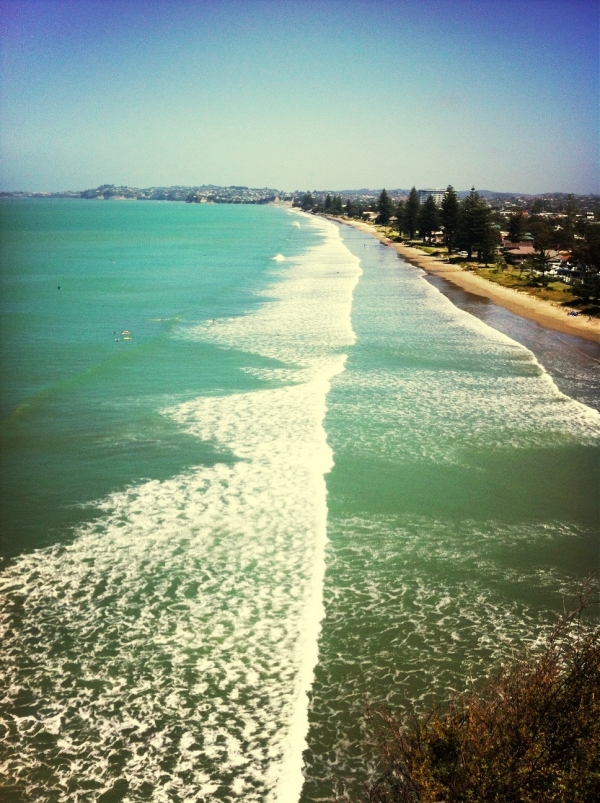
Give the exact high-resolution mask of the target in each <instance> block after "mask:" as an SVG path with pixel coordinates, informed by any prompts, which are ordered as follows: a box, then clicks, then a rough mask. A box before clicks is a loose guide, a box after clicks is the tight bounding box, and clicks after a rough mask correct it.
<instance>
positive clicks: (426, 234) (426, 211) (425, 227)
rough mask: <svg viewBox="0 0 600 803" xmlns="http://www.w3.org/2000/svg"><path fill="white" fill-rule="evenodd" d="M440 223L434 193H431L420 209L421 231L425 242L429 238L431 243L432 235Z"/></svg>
mask: <svg viewBox="0 0 600 803" xmlns="http://www.w3.org/2000/svg"><path fill="white" fill-rule="evenodd" d="M439 225H440V215H439V211H438V208H437V205H436V203H435V201H434V199H433V195H430V196H429V197H428V198H427V200H426V201H425V203H424V204H423V206H422V207H421V209H420V211H419V232H420V234H421V237H422V238H423V242H425V239H428V240H429V243H430V244H431V236H432V234H433V232H434V231H437V229H438V226H439Z"/></svg>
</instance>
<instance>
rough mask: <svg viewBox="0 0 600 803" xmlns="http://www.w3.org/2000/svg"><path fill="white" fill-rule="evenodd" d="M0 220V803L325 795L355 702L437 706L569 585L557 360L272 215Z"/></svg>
mask: <svg viewBox="0 0 600 803" xmlns="http://www.w3.org/2000/svg"><path fill="white" fill-rule="evenodd" d="M1 209H2V229H3V232H2V243H3V245H2V248H3V251H2V262H3V265H2V318H1V327H2V330H1V335H2V337H1V368H2V374H3V378H4V381H3V384H2V393H1V400H0V401H1V404H2V408H1V409H2V416H3V429H2V433H3V434H2V537H3V555H4V569H3V573H2V576H1V578H0V584H1V585H2V589H3V598H2V599H3V602H2V605H1V609H0V627H1V628H2V630H3V640H4V644H5V650H4V651H3V653H2V657H1V658H0V662H1V663H0V671H1V672H2V675H3V678H4V683H3V689H4V691H3V693H2V695H3V696H2V702H1V706H2V711H3V718H2V720H1V724H0V727H1V728H2V729H3V730H2V733H1V734H0V743H1V744H2V748H0V752H1V754H2V759H1V767H2V770H0V772H2V773H3V776H2V788H3V790H4V795H5V797H6V798H7V799H8V800H14V801H30V800H31V801H34V800H36V801H37V800H48V801H51V800H52V801H54V800H56V801H73V802H75V801H77V802H78V803H79V801H81V802H84V801H85V802H87V801H96V800H98V799H100V800H101V801H102V803H106V801H109V800H111V801H112V800H132V801H138V800H153V801H188V800H198V801H199V800H244V801H278V802H281V803H287V801H294V800H298V799H299V798H301V799H302V800H307V801H308V800H318V799H320V798H323V797H325V796H326V795H328V794H330V793H331V792H333V791H334V790H337V791H345V790H347V789H348V788H349V787H350V786H351V784H352V779H354V781H356V780H360V778H361V777H362V775H363V774H364V772H365V767H368V766H369V762H371V761H372V756H370V755H369V753H368V751H367V749H366V748H365V746H364V745H365V740H364V733H363V711H364V705H365V703H366V702H371V703H373V702H374V703H378V702H382V701H387V702H388V703H390V704H392V705H397V706H403V705H406V704H407V702H410V701H419V700H424V699H426V698H427V697H428V695H430V694H431V693H432V690H433V691H434V692H435V693H436V694H438V695H440V696H442V695H443V694H444V693H445V692H447V690H448V689H450V688H464V686H465V685H466V684H467V683H468V680H469V678H471V677H475V678H477V677H480V676H481V675H482V674H485V671H486V670H487V668H488V667H489V666H490V665H491V664H493V663H494V661H497V660H499V659H500V658H501V657H502V656H504V655H506V654H507V653H509V652H510V650H511V649H512V648H513V647H515V646H518V645H520V644H522V643H524V642H528V641H533V640H535V639H536V638H538V637H539V636H540V634H542V633H543V632H544V628H545V627H546V626H547V623H548V622H549V621H551V619H552V617H553V615H554V612H555V611H556V610H558V609H560V607H561V604H562V595H563V594H564V593H571V592H572V590H573V589H574V587H575V585H576V584H577V583H578V582H579V581H580V580H581V578H582V577H583V576H585V575H586V574H587V573H588V571H589V570H590V569H591V568H593V567H595V566H597V563H598V560H597V559H598V549H597V533H598V508H597V488H598V452H597V447H598V438H599V435H600V415H599V414H598V412H597V411H596V410H594V409H592V406H590V405H593V403H594V401H593V396H594V394H593V392H591V391H590V389H593V388H596V387H597V386H598V384H597V383H598V370H597V363H596V362H595V359H594V355H590V353H586V350H585V347H583V348H580V346H581V345H582V344H579V343H575V342H572V343H571V342H566V344H565V343H563V345H562V346H559V347H558V348H557V346H556V342H554V343H548V342H546V341H544V339H543V337H541V336H539V337H538V336H537V335H536V333H535V331H534V330H532V329H527V331H524V330H521V329H520V328H519V327H520V325H519V324H518V323H515V322H512V321H511V320H510V319H502V320H501V321H496V320H493V321H492V323H494V324H495V325H497V329H494V328H490V327H489V326H487V325H486V324H485V323H484V322H483V321H481V320H478V319H477V317H475V315H477V314H480V317H482V318H485V317H486V315H487V316H488V317H490V315H491V312H490V311H489V310H488V311H484V313H483V314H481V310H475V309H472V310H470V312H474V315H473V314H468V313H467V312H465V311H462V310H460V309H458V308H457V307H456V306H454V305H452V304H451V303H450V302H449V301H448V300H447V299H446V298H445V297H444V296H443V295H441V294H440V292H439V291H438V290H437V289H436V288H434V287H432V286H431V285H430V284H428V283H427V282H426V281H425V280H424V279H423V278H422V275H421V272H420V271H418V270H417V269H415V268H412V267H410V266H406V265H404V264H403V263H402V262H400V261H399V260H398V259H397V257H396V256H395V254H394V253H393V252H392V251H391V250H389V249H386V248H384V247H383V246H380V245H378V244H376V243H375V242H374V241H373V240H371V239H370V238H367V237H365V236H364V235H362V234H360V233H359V232H356V231H354V230H351V229H348V228H347V227H342V228H339V227H337V226H335V225H334V224H332V223H329V222H327V221H323V220H316V219H314V218H311V217H309V216H306V215H301V214H297V213H292V212H290V211H289V210H286V209H283V208H279V207H273V206H271V207H255V206H220V205H186V204H177V203H157V202H148V203H145V202H132V203H129V202H123V203H118V202H114V203H101V202H80V201H63V200H60V201H37V200H36V201H26V200H18V201H7V202H4V203H3V204H2V207H1ZM59 288H60V289H59ZM494 309H497V308H494ZM517 320H518V319H517ZM499 329H503V332H506V333H503V332H501V331H498V330H499ZM123 332H130V333H131V335H128V334H122V333H123ZM129 337H131V339H126V338H129ZM528 338H529V339H528ZM517 341H520V342H517ZM523 342H525V343H526V344H527V348H526V347H524V346H523V345H522V343H523ZM561 342H562V341H561ZM530 349H531V350H530ZM561 349H562V350H561ZM534 354H535V355H537V357H536V356H534ZM557 355H558V356H557ZM546 363H547V364H548V370H546V367H545V366H546ZM559 388H560V390H559ZM566 393H568V394H569V395H564V394H566ZM576 399H579V401H577V400H576ZM581 401H583V402H585V404H582V403H580V402H581ZM103 795H105V797H104V798H103V797H102V796H103Z"/></svg>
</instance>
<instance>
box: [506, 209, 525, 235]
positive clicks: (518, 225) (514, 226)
mask: <svg viewBox="0 0 600 803" xmlns="http://www.w3.org/2000/svg"><path fill="white" fill-rule="evenodd" d="M524 233H525V215H524V214H523V212H522V211H521V210H520V209H519V211H518V212H513V214H512V215H511V216H510V217H509V219H508V239H509V240H510V241H511V243H518V242H520V241H521V237H522V236H523V234H524Z"/></svg>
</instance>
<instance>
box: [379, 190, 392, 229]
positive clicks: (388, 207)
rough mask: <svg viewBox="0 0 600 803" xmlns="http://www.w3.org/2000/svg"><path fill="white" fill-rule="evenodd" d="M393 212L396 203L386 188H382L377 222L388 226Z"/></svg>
mask: <svg viewBox="0 0 600 803" xmlns="http://www.w3.org/2000/svg"><path fill="white" fill-rule="evenodd" d="M393 214H394V203H393V201H392V199H391V198H390V196H389V195H388V194H387V192H386V190H385V188H384V189H383V190H381V193H380V195H379V198H378V200H377V223H382V224H383V225H384V226H386V225H387V224H388V223H389V222H390V218H391V216H392V215H393Z"/></svg>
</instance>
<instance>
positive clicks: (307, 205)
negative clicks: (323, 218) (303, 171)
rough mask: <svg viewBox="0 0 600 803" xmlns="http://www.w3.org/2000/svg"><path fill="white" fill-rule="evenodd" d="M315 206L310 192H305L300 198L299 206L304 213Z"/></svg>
mask: <svg viewBox="0 0 600 803" xmlns="http://www.w3.org/2000/svg"><path fill="white" fill-rule="evenodd" d="M314 205H315V202H314V200H313V197H312V195H311V194H310V192H305V193H304V195H303V196H302V202H301V206H302V209H303V210H304V211H305V212H308V210H309V209H312V208H313V206H314Z"/></svg>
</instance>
